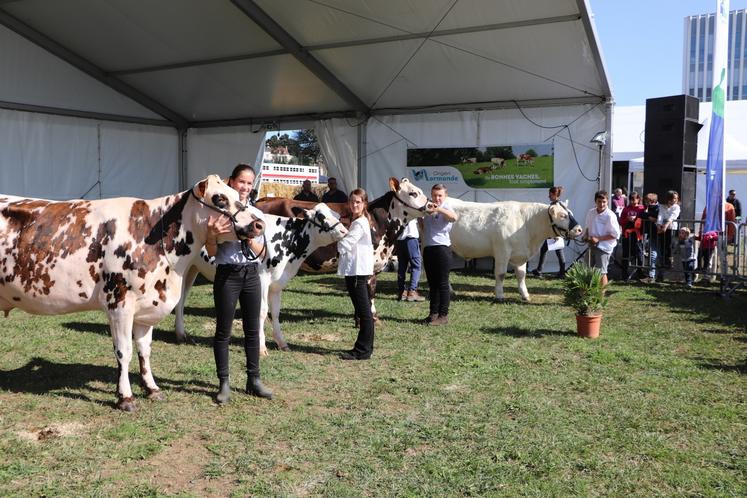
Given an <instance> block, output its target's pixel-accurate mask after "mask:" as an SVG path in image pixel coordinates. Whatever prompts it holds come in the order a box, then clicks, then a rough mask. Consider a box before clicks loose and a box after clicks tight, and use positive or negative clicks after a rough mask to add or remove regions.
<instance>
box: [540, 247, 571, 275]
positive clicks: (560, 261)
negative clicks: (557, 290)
mask: <svg viewBox="0 0 747 498" xmlns="http://www.w3.org/2000/svg"><path fill="white" fill-rule="evenodd" d="M553 252H554V253H555V254H556V255H557V256H558V266H559V267H560V273H561V274H562V273H565V254H564V253H563V249H556V250H555V251H553ZM545 258H547V240H545V241H544V242H543V243H542V248H541V249H540V257H539V261H538V262H537V268H535V270H537V271H538V272H540V273H542V267H543V266H545Z"/></svg>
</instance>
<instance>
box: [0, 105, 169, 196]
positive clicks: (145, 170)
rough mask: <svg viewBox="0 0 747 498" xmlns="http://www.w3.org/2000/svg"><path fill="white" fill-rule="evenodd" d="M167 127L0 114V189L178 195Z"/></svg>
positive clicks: (11, 191) (28, 192)
mask: <svg viewBox="0 0 747 498" xmlns="http://www.w3.org/2000/svg"><path fill="white" fill-rule="evenodd" d="M178 152H179V147H178V137H177V134H176V131H175V130H173V129H171V128H164V127H157V126H145V125H134V124H123V123H113V122H107V121H96V120H91V119H80V118H70V117H63V116H53V115H47V114H37V113H28V112H18V111H9V110H0V192H2V193H6V194H13V195H21V196H28V197H39V198H45V199H56V200H62V199H78V198H86V199H97V198H101V197H118V196H134V197H142V198H153V197H159V196H162V195H167V194H170V193H174V192H177V191H178V175H177V172H178Z"/></svg>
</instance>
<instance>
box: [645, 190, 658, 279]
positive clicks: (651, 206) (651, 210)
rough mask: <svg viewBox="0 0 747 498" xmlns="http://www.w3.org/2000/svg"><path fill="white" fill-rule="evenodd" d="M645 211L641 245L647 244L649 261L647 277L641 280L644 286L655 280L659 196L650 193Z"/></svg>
mask: <svg viewBox="0 0 747 498" xmlns="http://www.w3.org/2000/svg"><path fill="white" fill-rule="evenodd" d="M645 203H646V211H645V212H644V213H643V225H642V227H643V243H644V244H648V253H649V260H648V264H649V265H650V266H649V270H648V277H646V278H642V279H641V282H643V283H644V284H646V283H651V282H653V281H654V280H655V279H656V256H657V251H658V249H657V245H656V244H657V240H658V235H657V233H656V220H657V219H658V218H659V207H660V206H659V196H658V195H656V194H654V193H653V192H650V193H648V194H646V197H645Z"/></svg>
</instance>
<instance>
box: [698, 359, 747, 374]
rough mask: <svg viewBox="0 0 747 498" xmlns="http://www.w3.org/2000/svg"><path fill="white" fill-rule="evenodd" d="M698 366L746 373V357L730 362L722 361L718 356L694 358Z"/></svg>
mask: <svg viewBox="0 0 747 498" xmlns="http://www.w3.org/2000/svg"><path fill="white" fill-rule="evenodd" d="M694 359H695V361H697V362H698V366H699V367H701V368H705V369H708V370H718V371H721V372H736V373H738V374H742V375H745V374H747V359H746V360H744V361H742V363H736V364H730V363H724V362H723V361H722V360H721V359H720V358H694Z"/></svg>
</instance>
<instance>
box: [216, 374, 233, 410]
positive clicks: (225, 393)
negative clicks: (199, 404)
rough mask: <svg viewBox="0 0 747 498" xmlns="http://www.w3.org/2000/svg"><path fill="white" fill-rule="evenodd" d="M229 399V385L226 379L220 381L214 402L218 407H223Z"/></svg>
mask: <svg viewBox="0 0 747 498" xmlns="http://www.w3.org/2000/svg"><path fill="white" fill-rule="evenodd" d="M230 399H231V384H229V382H228V379H221V381H220V387H219V388H218V394H216V395H215V401H217V402H218V404H219V405H223V404H226V403H228V401H229V400H230Z"/></svg>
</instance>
